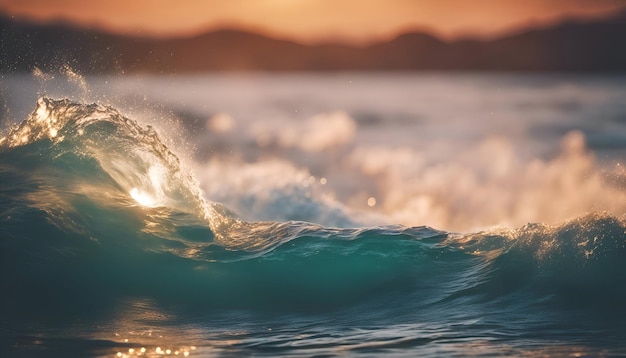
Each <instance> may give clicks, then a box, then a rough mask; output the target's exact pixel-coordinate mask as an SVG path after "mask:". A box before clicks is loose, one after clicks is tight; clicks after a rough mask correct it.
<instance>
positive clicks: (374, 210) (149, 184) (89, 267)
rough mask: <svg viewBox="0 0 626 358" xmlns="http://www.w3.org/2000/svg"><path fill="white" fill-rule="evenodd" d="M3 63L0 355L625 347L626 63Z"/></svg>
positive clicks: (513, 351) (623, 351)
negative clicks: (267, 69)
mask: <svg viewBox="0 0 626 358" xmlns="http://www.w3.org/2000/svg"><path fill="white" fill-rule="evenodd" d="M62 72H63V73H57V74H45V73H41V72H40V71H36V72H35V73H33V74H32V75H4V76H3V77H2V78H1V79H0V98H1V102H2V103H1V104H2V107H1V108H2V120H1V124H2V132H1V133H2V134H1V135H0V245H1V246H0V255H1V257H0V265H1V269H0V273H1V274H0V285H1V287H2V295H1V296H0V297H1V300H0V355H2V356H8V357H40V356H41V357H48V356H54V357H56V356H97V357H123V356H128V357H132V356H148V357H156V356H163V355H165V356H167V355H170V356H199V357H230V356H267V357H274V356H298V357H310V356H318V357H327V356H368V357H369V356H371V357H378V356H398V357H405V356H406V357H413V356H524V355H532V356H536V355H557V356H598V355H600V356H602V355H610V356H612V355H626V306H625V305H624V302H626V275H625V274H626V170H624V165H626V163H625V162H626V160H625V159H626V77H624V76H567V75H527V74H524V75H509V74H499V75H487V74H462V73H461V74H444V73H423V74H416V73H369V74H366V73H327V74H258V73H250V74H237V75H234V74H230V75H220V74H210V75H198V76H147V75H146V76H137V75H132V76H131V75H127V76H117V77H83V76H80V75H79V74H76V73H74V72H73V71H71V69H65V70H64V71H62Z"/></svg>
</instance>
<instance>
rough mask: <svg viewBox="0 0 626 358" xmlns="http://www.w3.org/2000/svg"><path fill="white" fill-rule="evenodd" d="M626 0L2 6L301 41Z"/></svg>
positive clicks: (603, 11)
mask: <svg viewBox="0 0 626 358" xmlns="http://www.w3.org/2000/svg"><path fill="white" fill-rule="evenodd" d="M624 7H626V0H178V1H177V0H0V11H2V12H5V13H9V14H11V15H14V16H19V17H28V18H31V19H36V20H41V21H48V20H53V19H64V20H69V21H72V22H75V23H78V24H82V25H89V26H92V27H99V28H103V29H107V30H112V31H115V32H126V33H133V34H141V35H150V36H152V35H156V36H180V35H188V34H194V33H199V32H202V31H206V30H209V29H216V28H221V27H242V28H246V29H252V30H256V31H260V32H263V33H265V34H269V35H274V36H279V37H283V38H290V39H295V40H298V41H301V42H319V41H324V40H343V41H354V42H364V41H372V40H375V39H383V38H388V37H391V36H393V35H395V34H397V33H399V32H401V31H403V30H407V29H428V30H430V31H431V32H434V33H437V34H439V35H441V36H444V37H446V38H454V37H458V36H462V35H468V34H470V35H474V36H481V37H490V36H496V35H498V34H502V33H503V32H507V31H511V30H515V29H519V28H521V27H524V26H527V25H529V24H531V23H533V24H539V25H542V24H548V23H551V22H553V21H555V20H558V19H560V18H563V17H567V16H576V17H597V16H604V15H607V14H609V13H611V12H613V11H616V10H618V9H620V8H624Z"/></svg>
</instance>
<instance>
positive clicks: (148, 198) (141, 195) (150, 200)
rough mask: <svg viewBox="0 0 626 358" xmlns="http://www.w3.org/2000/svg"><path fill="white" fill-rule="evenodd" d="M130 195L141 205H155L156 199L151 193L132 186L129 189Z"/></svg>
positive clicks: (150, 206)
mask: <svg viewBox="0 0 626 358" xmlns="http://www.w3.org/2000/svg"><path fill="white" fill-rule="evenodd" d="M130 196H131V197H132V198H133V199H135V201H136V202H137V203H139V205H141V206H145V207H149V208H152V207H155V206H157V201H156V199H155V198H154V197H153V196H152V195H150V194H148V193H146V192H145V191H142V190H139V189H137V188H132V189H131V190H130Z"/></svg>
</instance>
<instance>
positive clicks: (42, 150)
mask: <svg viewBox="0 0 626 358" xmlns="http://www.w3.org/2000/svg"><path fill="white" fill-rule="evenodd" d="M0 143H1V144H0V182H2V183H3V185H2V187H1V188H0V220H1V222H0V236H1V237H2V240H1V241H0V245H1V249H2V250H1V253H2V258H1V259H2V260H1V262H2V263H1V265H2V270H1V272H2V278H1V280H2V282H1V285H2V287H3V288H5V292H6V293H5V300H4V302H3V308H2V309H3V311H4V312H7V314H8V312H10V311H12V310H14V307H15V306H20V305H24V306H25V307H28V309H33V307H34V306H37V305H44V306H46V307H48V306H49V304H51V303H50V302H54V304H58V302H66V301H70V302H76V301H80V302H91V303H93V302H94V300H95V298H98V299H99V300H102V297H106V299H104V301H106V302H114V301H116V300H120V299H124V298H130V297H144V298H149V299H151V300H154V301H156V302H159V303H161V302H165V303H174V304H175V303H185V305H186V306H190V307H194V308H198V309H200V310H203V311H210V310H213V309H223V308H236V309H249V310H279V311H285V310H286V311H290V310H298V311H301V310H307V311H310V310H314V311H315V310H324V311H327V310H332V309H336V308H338V307H347V306H350V307H353V306H355V305H362V304H365V305H368V304H375V305H378V306H380V307H384V309H380V310H378V311H377V312H379V314H381V315H384V314H385V312H386V311H385V310H396V311H397V310H399V311H400V312H403V314H408V313H411V314H415V312H422V313H423V314H427V312H429V311H430V310H431V309H432V307H435V306H439V307H465V308H467V305H472V307H478V308H477V309H480V308H481V307H482V308H483V309H485V307H487V305H491V306H493V305H502V307H514V308H515V309H516V310H519V311H523V310H531V309H533V310H536V309H538V307H539V308H540V309H550V310H556V309H562V308H563V307H570V306H574V307H577V308H581V307H583V308H587V309H590V310H596V311H608V310H611V311H613V312H615V310H620V309H621V308H619V307H620V304H619V302H622V301H623V299H626V289H625V288H624V287H626V279H625V278H624V276H623V275H621V274H619V273H621V272H624V271H625V270H626V260H624V259H625V258H626V222H625V221H624V220H623V219H622V218H618V217H616V216H614V215H611V214H608V213H595V214H589V215H586V216H582V217H579V218H577V219H574V220H571V221H568V222H565V223H563V224H561V225H557V226H548V225H544V224H529V225H526V226H523V227H521V228H518V229H499V230H489V231H484V232H479V233H471V234H467V233H465V234H459V233H451V232H445V231H440V230H436V229H432V228H430V227H426V226H423V227H405V226H376V227H365V228H328V227H323V226H320V225H317V224H312V223H307V222H300V221H286V222H246V221H243V220H241V219H239V218H237V216H236V215H235V214H233V213H232V212H230V211H229V210H228V209H227V208H225V207H223V206H222V205H220V204H218V203H211V202H208V201H206V200H205V199H204V198H203V196H202V193H201V191H200V189H199V188H198V184H197V182H196V181H195V179H194V178H193V175H192V174H191V173H190V172H188V171H186V170H185V169H184V168H183V166H182V165H181V164H180V161H179V160H178V159H177V157H176V156H175V155H174V154H173V153H172V152H171V151H170V149H169V148H168V147H167V146H166V145H164V144H163V142H162V141H161V140H160V139H159V136H158V135H157V134H156V133H155V131H154V130H152V129H151V128H150V127H148V128H143V127H142V126H140V125H139V124H138V123H137V122H135V121H133V120H132V119H129V118H126V117H124V116H123V115H121V114H120V113H119V112H118V111H117V110H115V109H113V108H110V107H104V106H100V105H97V104H81V103H76V102H71V101H69V100H52V99H49V98H41V99H40V100H39V101H38V103H37V108H36V109H35V110H34V111H33V113H32V114H31V115H30V116H29V117H28V118H27V119H26V120H25V121H24V122H22V123H21V124H20V125H18V126H16V127H15V128H13V129H11V130H10V131H9V132H8V133H7V135H6V136H5V137H3V138H2V139H1V140H0ZM9 288H10V289H9ZM41 292H45V293H46V294H45V295H42V294H41ZM85 297H88V298H89V299H88V300H86V299H85ZM25 302H27V304H26V303H25ZM511 302H513V303H511ZM100 303H102V302H100ZM621 310H623V309H621ZM452 311H454V310H452ZM381 312H382V313H381ZM620 312H621V311H620ZM396 316H397V315H396Z"/></svg>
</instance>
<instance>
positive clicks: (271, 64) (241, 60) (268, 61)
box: [0, 11, 626, 73]
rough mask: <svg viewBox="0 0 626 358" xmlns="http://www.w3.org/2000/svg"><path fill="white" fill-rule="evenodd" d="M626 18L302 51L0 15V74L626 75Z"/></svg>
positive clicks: (246, 40) (244, 39)
mask: <svg viewBox="0 0 626 358" xmlns="http://www.w3.org/2000/svg"><path fill="white" fill-rule="evenodd" d="M624 39H626V11H622V12H619V13H616V14H614V15H613V16H610V17H606V18H602V19H596V20H593V21H580V20H565V21H563V22H560V23H558V24H555V25H551V26H549V27H543V28H535V29H529V30H525V31H521V32H518V33H515V34H509V35H505V36H502V37H499V38H496V39H493V40H476V39H461V40H456V41H443V40H441V39H439V38H438V37H436V36H433V35H430V34H427V33H420V32H410V33H403V34H400V35H398V36H397V37H395V38H393V39H391V40H388V41H381V42H377V43H372V44H369V45H366V46H350V45H344V44H333V43H326V44H319V45H305V44H300V43H297V42H294V41H290V40H283V39H276V38H271V37H267V36H264V35H260V34H256V33H251V32H246V31H241V30H235V29H222V30H216V31H210V32H206V33H203V34H199V35H195V36H190V37H179V38H168V39H156V38H147V37H143V38H142V37H133V36H128V35H119V34H112V33H107V32H104V31H101V30H95V29H90V28H80V27H76V26H73V25H70V24H68V23H62V22H57V23H52V24H37V23H32V22H27V21H22V20H16V19H13V18H11V17H9V16H2V15H0V51H1V55H0V72H3V73H10V72H29V71H32V70H33V69H34V68H39V69H40V70H42V71H58V70H59V69H61V68H63V67H66V66H69V67H70V68H72V69H73V70H75V71H78V72H80V73H137V72H144V73H189V72H204V71H344V70H355V71H385V70H391V71H394V70H395V71H410V70H425V71H529V72H531V71H532V72H536V71H541V72H624V71H626V46H624Z"/></svg>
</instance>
